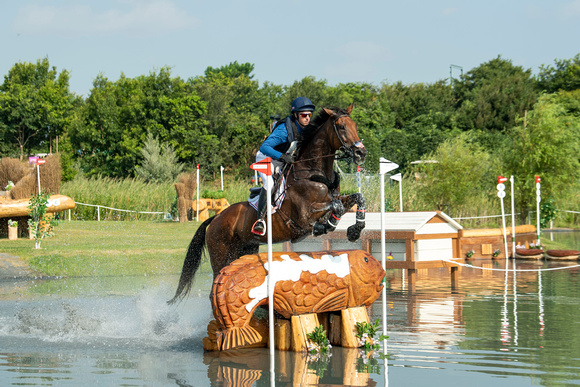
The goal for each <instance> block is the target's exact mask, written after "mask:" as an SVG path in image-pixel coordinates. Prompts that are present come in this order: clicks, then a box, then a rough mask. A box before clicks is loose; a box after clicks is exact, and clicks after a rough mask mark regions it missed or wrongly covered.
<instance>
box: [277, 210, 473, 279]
mask: <svg viewBox="0 0 580 387" xmlns="http://www.w3.org/2000/svg"><path fill="white" fill-rule="evenodd" d="M354 222H355V214H354V213H352V212H348V213H346V214H345V215H344V216H343V217H342V219H341V221H340V223H339V225H338V227H337V229H336V231H334V232H332V233H329V234H326V235H323V236H321V237H312V236H310V237H308V238H306V239H304V240H303V241H301V242H298V243H294V244H292V243H285V244H284V250H285V251H320V250H337V249H362V250H365V251H367V252H369V253H370V254H372V255H373V256H374V257H375V258H377V259H379V260H380V258H381V214H380V213H376V212H371V213H367V214H366V227H365V229H364V231H363V233H362V235H361V238H360V239H359V240H358V241H356V242H349V241H348V240H347V238H346V229H347V228H348V227H349V226H350V225H352V224H354ZM462 228H463V227H462V226H461V225H460V224H459V223H457V222H456V221H454V220H453V219H451V218H450V217H449V216H448V215H446V214H445V213H443V212H440V211H424V212H387V213H385V238H386V252H387V255H388V256H389V257H392V259H391V258H389V259H388V260H387V262H386V268H387V269H407V273H408V281H409V287H412V286H413V283H414V280H415V274H416V271H417V270H418V269H423V268H425V269H427V268H438V267H439V268H440V267H450V268H451V269H452V270H451V274H452V283H453V284H454V285H455V284H456V280H457V278H456V275H455V274H456V269H457V265H456V264H454V263H452V262H449V261H448V260H451V259H454V258H458V257H460V244H459V232H460V230H462Z"/></svg>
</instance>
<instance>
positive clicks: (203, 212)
mask: <svg viewBox="0 0 580 387" xmlns="http://www.w3.org/2000/svg"><path fill="white" fill-rule="evenodd" d="M229 206H230V203H228V201H227V199H223V198H222V199H204V198H201V199H199V221H200V222H203V221H205V220H207V219H208V218H209V211H215V213H216V214H219V213H220V212H222V211H223V210H225V209H226V208H228V207H229ZM191 208H192V211H193V213H194V214H196V213H197V211H198V208H197V200H195V199H193V204H192V207H191Z"/></svg>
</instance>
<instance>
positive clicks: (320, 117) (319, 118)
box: [302, 107, 348, 148]
mask: <svg viewBox="0 0 580 387" xmlns="http://www.w3.org/2000/svg"><path fill="white" fill-rule="evenodd" d="M327 109H330V110H332V111H333V112H334V114H336V115H338V116H342V115H348V112H347V111H346V110H345V109H341V108H337V107H330V108H327ZM329 118H330V115H329V114H328V113H327V112H326V110H324V109H320V110H319V111H318V114H317V115H316V116H314V117H313V118H312V120H311V121H310V123H309V124H308V125H307V126H306V128H304V132H302V148H303V147H304V146H305V145H306V144H308V143H309V142H310V140H312V138H313V137H314V135H316V133H317V132H318V130H319V129H320V128H321V127H322V125H323V124H324V123H325V122H326V121H327V120H328V119H329Z"/></svg>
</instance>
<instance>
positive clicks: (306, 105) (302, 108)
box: [290, 97, 315, 113]
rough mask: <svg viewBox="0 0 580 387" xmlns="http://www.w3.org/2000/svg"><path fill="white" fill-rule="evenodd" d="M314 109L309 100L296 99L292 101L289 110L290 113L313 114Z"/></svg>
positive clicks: (304, 98) (303, 98)
mask: <svg viewBox="0 0 580 387" xmlns="http://www.w3.org/2000/svg"><path fill="white" fill-rule="evenodd" d="M314 109H315V107H314V104H313V103H312V101H311V100H309V99H308V98H306V97H298V98H296V99H295V100H294V101H292V108H291V109H290V112H291V113H297V112H313V111H314Z"/></svg>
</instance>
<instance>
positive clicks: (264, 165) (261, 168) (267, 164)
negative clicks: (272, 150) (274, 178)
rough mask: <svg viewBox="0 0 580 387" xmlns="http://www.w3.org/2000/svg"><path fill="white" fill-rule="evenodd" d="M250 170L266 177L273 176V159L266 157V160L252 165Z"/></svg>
mask: <svg viewBox="0 0 580 387" xmlns="http://www.w3.org/2000/svg"><path fill="white" fill-rule="evenodd" d="M250 168H252V169H253V170H254V171H258V172H260V173H263V174H264V175H267V176H270V175H272V159H271V158H269V157H266V158H265V159H264V160H260V161H258V162H256V163H254V164H252V165H250Z"/></svg>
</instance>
